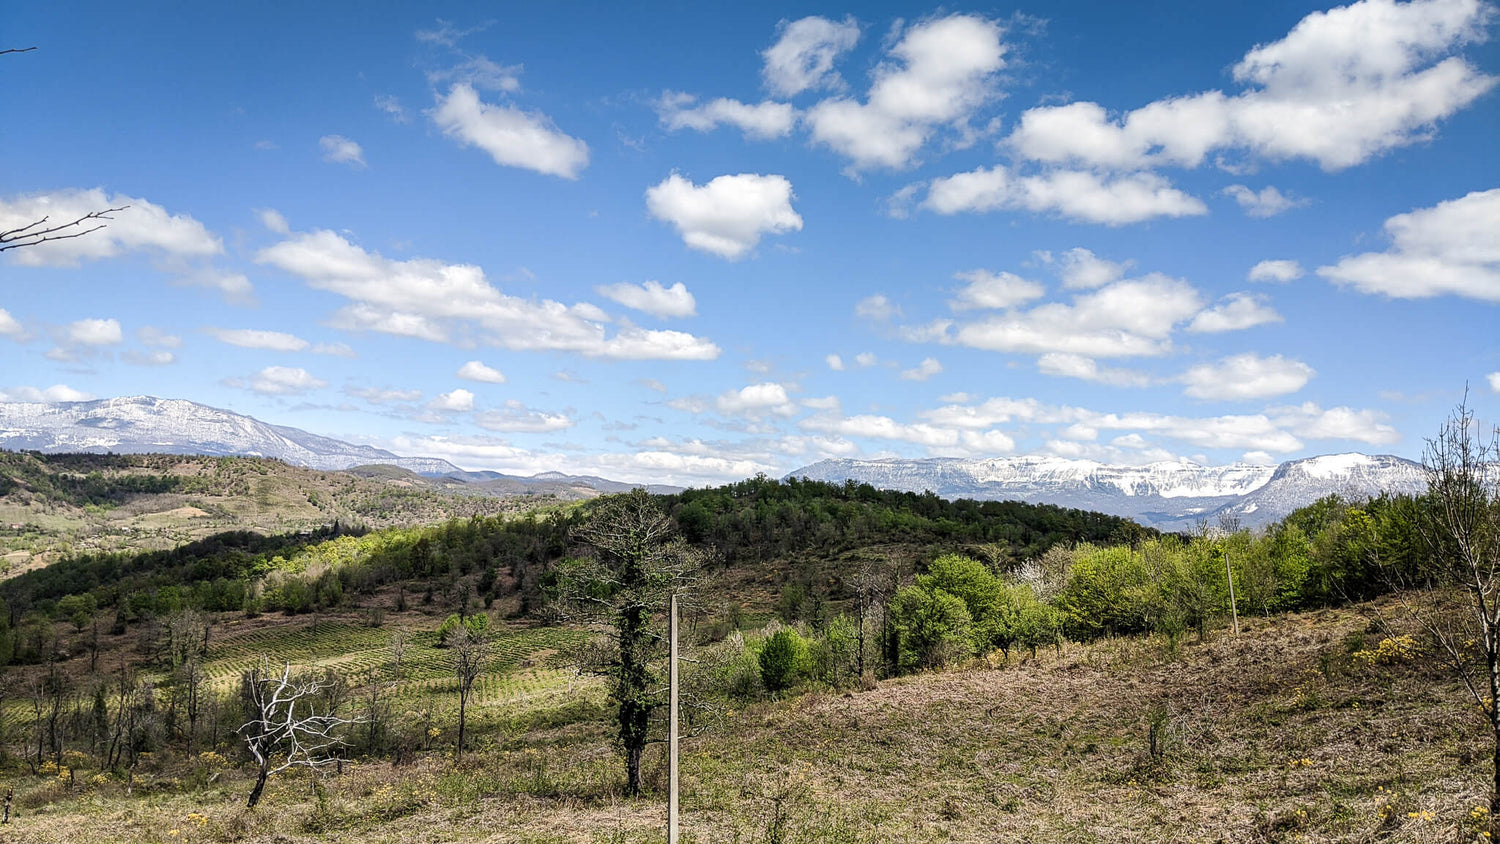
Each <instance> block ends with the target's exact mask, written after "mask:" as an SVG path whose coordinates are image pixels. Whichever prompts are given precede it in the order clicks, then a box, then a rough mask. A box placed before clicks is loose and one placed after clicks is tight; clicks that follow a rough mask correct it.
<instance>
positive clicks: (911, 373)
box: [901, 358, 943, 381]
mask: <svg viewBox="0 0 1500 844" xmlns="http://www.w3.org/2000/svg"><path fill="white" fill-rule="evenodd" d="M942 371H943V365H942V364H941V363H938V361H937V358H923V359H922V362H921V363H919V364H917V365H916V366H914V367H912V368H911V369H903V370H901V380H903V381H926V380H927V379H928V378H931V377H932V376H934V375H937V374H938V373H940V372H942Z"/></svg>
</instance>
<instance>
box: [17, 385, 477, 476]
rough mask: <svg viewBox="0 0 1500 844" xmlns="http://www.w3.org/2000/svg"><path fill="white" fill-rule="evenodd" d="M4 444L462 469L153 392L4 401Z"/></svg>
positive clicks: (429, 470) (336, 465) (319, 464)
mask: <svg viewBox="0 0 1500 844" xmlns="http://www.w3.org/2000/svg"><path fill="white" fill-rule="evenodd" d="M0 448H7V449H11V450H14V451H20V450H32V451H41V452H47V453H60V452H94V453H103V452H110V451H112V452H115V453H117V454H126V453H129V454H139V453H158V454H208V455H214V456H241V457H274V458H276V459H278V460H283V461H285V462H287V463H291V464H294V465H297V466H306V467H308V468H310V469H323V470H337V469H348V468H350V467H353V466H362V465H368V464H374V463H384V464H390V465H394V466H400V467H401V468H403V469H410V470H411V471H413V472H417V473H419V474H424V475H442V474H446V473H448V472H458V471H460V470H459V468H458V467H457V466H454V465H453V464H452V463H449V462H448V461H446V460H439V459H436V458H430V457H400V456H397V455H395V454H392V453H391V452H389V451H385V450H383V449H378V448H372V447H370V446H366V445H355V444H353V443H347V442H344V441H342V440H336V439H332V438H330V437H320V436H318V435H317V434H310V433H308V432H307V431H303V430H301V429H298V428H289V427H286V426H284V425H268V424H266V423H265V422H261V421H260V420H258V419H254V418H251V417H249V416H244V415H242V414H239V413H233V412H231V411H228V410H220V409H218V408H216V407H209V406H207V405H202V404H198V403H196V402H190V401H183V400H181V399H158V398H153V397H150V396H129V397H125V398H116V399H101V400H99V401H81V402H55V403H54V402H49V403H42V402H0Z"/></svg>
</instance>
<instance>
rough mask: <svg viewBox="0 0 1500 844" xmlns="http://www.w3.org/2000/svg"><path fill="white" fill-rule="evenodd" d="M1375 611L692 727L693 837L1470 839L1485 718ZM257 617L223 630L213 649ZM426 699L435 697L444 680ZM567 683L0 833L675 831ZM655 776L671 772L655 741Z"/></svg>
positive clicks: (762, 707)
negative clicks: (417, 734) (380, 749)
mask: <svg viewBox="0 0 1500 844" xmlns="http://www.w3.org/2000/svg"><path fill="white" fill-rule="evenodd" d="M1370 618H1371V613H1370V611H1369V608H1368V607H1356V608H1353V609H1347V610H1336V611H1335V610H1329V611H1322V612H1319V613H1314V614H1307V615H1300V616H1288V617H1285V618H1280V619H1274V620H1256V621H1252V622H1250V623H1249V624H1248V625H1247V630H1246V632H1245V633H1244V634H1243V635H1242V636H1241V637H1239V638H1238V639H1233V638H1230V637H1226V636H1222V635H1220V636H1217V637H1215V638H1213V639H1212V640H1211V641H1210V642H1209V643H1206V644H1202V645H1185V646H1184V647H1183V648H1182V649H1181V651H1180V653H1179V654H1178V655H1176V656H1175V657H1170V656H1169V655H1168V654H1167V653H1166V652H1165V649H1164V647H1163V646H1162V644H1161V643H1159V642H1148V641H1141V640H1125V641H1117V642H1111V643H1106V644H1102V645H1098V646H1094V647H1084V646H1070V647H1069V648H1068V649H1067V650H1065V651H1064V652H1063V653H1061V654H1060V655H1043V658H1042V659H1041V660H1039V661H1037V662H1029V661H1027V662H1022V661H1020V660H1016V661H1014V662H1013V663H1012V664H1010V665H1002V666H999V667H996V668H990V667H975V668H972V669H969V670H964V671H953V672H948V673H943V674H936V675H929V676H922V677H914V678H907V679H903V680H899V681H891V682H886V683H882V684H881V685H880V687H879V688H877V689H874V690H870V691H857V692H851V693H846V694H842V695H827V694H817V693H814V694H808V695H804V696H801V697H796V698H792V699H788V700H785V701H778V702H768V703H763V704H757V705H754V706H750V707H747V708H746V709H744V710H743V711H740V712H737V713H735V715H734V716H733V718H732V719H731V720H730V722H729V723H728V724H727V725H726V726H724V727H722V728H720V729H719V730H717V731H716V732H714V733H712V734H709V735H706V736H703V737H699V738H695V739H692V740H690V741H688V742H687V743H686V747H685V756H684V775H683V793H684V801H683V803H684V811H685V816H684V829H685V830H686V834H685V836H684V840H691V841H699V842H707V841H713V842H721V841H723V842H735V841H738V842H770V841H784V842H792V841H799V842H800V841H806V842H811V841H911V842H926V841H934V842H936V841H1013V840H1014V841H1023V840H1031V841H1062V840H1067V841H1110V842H1113V841H1166V840H1173V841H1297V840H1308V841H1373V840H1384V841H1423V842H1426V841H1430V842H1438V841H1443V842H1449V841H1473V840H1477V839H1476V838H1475V836H1474V835H1473V834H1472V833H1471V831H1472V830H1477V829H1478V827H1477V825H1475V824H1474V823H1473V821H1472V818H1471V814H1470V813H1471V810H1473V808H1474V807H1476V806H1478V805H1481V804H1482V803H1483V802H1485V800H1484V793H1485V788H1486V783H1487V770H1486V768H1487V764H1488V757H1487V752H1486V745H1485V741H1484V730H1483V724H1482V719H1481V718H1480V717H1479V716H1478V715H1477V713H1476V712H1475V711H1474V710H1473V708H1472V707H1473V705H1472V703H1471V702H1467V701H1465V700H1464V699H1463V696H1462V695H1461V694H1460V692H1459V689H1458V688H1457V686H1456V684H1455V683H1453V682H1452V681H1450V680H1449V679H1447V677H1446V675H1444V674H1443V673H1442V672H1441V671H1439V670H1437V669H1436V668H1435V667H1434V664H1433V661H1432V660H1431V658H1430V657H1418V658H1416V659H1414V660H1412V661H1411V662H1408V663H1403V664H1398V665H1392V666H1369V665H1365V664H1362V663H1361V662H1359V661H1358V660H1354V659H1351V658H1350V656H1349V654H1350V652H1351V651H1352V650H1354V649H1356V648H1357V647H1359V643H1360V642H1361V641H1364V643H1365V645H1366V646H1373V645H1374V644H1375V643H1376V641H1378V639H1379V638H1380V637H1379V636H1378V635H1376V634H1372V633H1369V632H1368V631H1369V630H1370ZM426 623H427V622H422V624H423V625H425V624H426ZM301 624H305V622H298V621H293V622H287V623H282V624H271V623H270V622H265V621H262V622H261V624H260V625H259V626H260V627H263V628H269V632H265V631H262V632H263V633H264V635H267V636H272V637H281V638H280V644H282V645H290V644H291V643H294V642H296V641H302V640H308V641H312V640H316V641H318V642H324V643H326V642H328V641H333V642H343V643H346V644H348V645H349V646H350V647H349V649H350V650H351V651H355V652H357V651H358V650H359V648H358V647H357V646H356V642H357V641H359V640H360V637H361V636H367V637H368V635H369V634H363V633H359V632H357V631H358V628H355V627H354V626H353V625H354V620H353V619H352V618H351V619H349V620H348V623H347V624H345V625H344V626H343V627H339V628H337V630H342V631H343V632H342V633H338V632H336V629H335V628H325V629H324V630H322V631H303V630H301V629H300V628H299V625H301ZM393 624H395V625H402V624H407V625H417V619H416V614H409V617H402V618H397V619H393ZM254 628H255V625H251V624H250V623H247V627H246V629H245V630H243V631H235V632H231V631H228V630H226V631H225V635H224V637H223V639H222V640H221V647H220V648H219V649H218V650H219V652H220V654H221V655H222V656H220V657H219V658H220V659H225V660H232V659H234V658H235V656H234V654H236V653H237V652H238V650H240V648H237V647H236V642H237V641H239V638H240V637H243V638H244V639H245V641H244V642H240V644H246V643H247V642H249V641H251V640H252V639H253V637H255V636H257V635H260V634H259V633H257V632H256V630H255V629H254ZM310 632H320V633H321V635H318V636H315V637H314V636H311V635H309V634H310ZM511 633H512V634H513V635H526V631H524V630H519V631H511ZM257 641H258V640H257ZM540 644H546V643H540ZM309 647H310V648H311V646H309ZM518 650H519V649H518ZM330 654H331V652H329V653H325V654H323V656H322V657H320V656H318V655H317V654H313V653H312V650H311V649H310V650H309V651H308V657H309V660H310V661H317V660H318V659H320V658H324V657H328V658H332V657H331V655H330ZM519 670H523V671H524V670H532V669H519ZM497 676H498V675H497ZM434 679H435V680H436V678H434ZM429 691H430V693H431V697H432V699H434V700H436V699H438V698H441V697H443V696H444V693H443V691H442V689H441V688H440V683H437V682H435V683H434V685H433V686H432V688H431V689H430V690H429ZM577 694H583V695H586V696H590V697H597V695H598V689H597V687H588V686H580V687H578V688H575V689H574V690H573V691H572V692H568V693H565V694H563V695H562V696H560V697H548V696H543V697H541V698H535V697H526V696H525V695H506V694H497V695H493V696H490V697H488V698H487V700H486V703H485V704H484V705H482V706H481V707H479V712H478V715H477V717H478V718H479V719H481V722H482V723H483V724H484V725H485V726H484V728H483V729H481V731H480V745H481V747H480V750H479V752H478V753H475V754H471V756H470V757H469V758H467V759H466V760H465V762H464V764H463V766H462V767H461V768H458V769H455V767H454V765H453V763H452V760H451V759H445V758H442V757H440V756H438V755H436V754H434V755H432V756H429V757H427V758H424V759H421V760H419V761H417V762H415V763H413V764H409V765H406V766H404V767H400V768H393V767H392V766H390V765H389V764H387V763H371V764H368V765H361V766H356V767H353V768H351V769H350V770H348V771H346V773H345V775H344V776H343V777H341V778H336V779H332V780H329V781H328V783H327V786H326V789H325V797H324V798H323V799H322V800H319V799H318V798H317V797H315V796H314V794H313V789H312V787H311V784H310V781H309V780H307V779H305V778H294V777H286V778H278V779H277V780H274V781H273V784H272V786H271V788H270V791H269V792H268V796H267V799H266V802H265V803H263V804H262V807H261V808H260V809H259V810H257V811H256V812H246V811H244V810H243V809H242V808H241V805H242V802H243V797H244V794H245V793H246V792H247V791H248V782H247V781H246V780H245V779H244V774H243V772H234V771H231V772H226V773H223V774H222V775H220V776H218V777H217V778H215V779H214V780H213V782H212V783H211V784H208V785H206V786H203V787H196V786H193V785H192V783H194V782H195V781H202V780H203V779H206V778H207V776H209V774H208V773H207V772H206V771H205V772H199V773H184V772H181V771H177V772H165V773H163V774H161V775H160V776H156V777H154V776H152V775H151V773H150V772H149V771H146V772H145V773H144V774H143V776H142V779H141V780H140V785H139V786H138V788H137V791H136V793H135V795H134V796H132V797H129V798H127V797H125V796H124V795H123V787H122V784H120V783H117V782H114V781H109V782H105V783H102V784H97V785H96V784H92V783H90V782H89V779H88V778H89V776H91V774H90V773H89V772H86V771H81V772H79V774H78V779H77V782H76V783H75V785H74V787H73V789H72V790H71V791H70V790H69V789H68V788H67V786H66V783H61V782H48V781H41V780H37V779H32V778H26V779H21V780H17V781H16V782H15V785H16V787H17V790H18V804H17V805H18V808H19V811H20V816H19V817H18V818H17V819H16V820H15V821H14V822H13V824H12V826H11V827H9V828H8V829H4V830H3V831H0V841H35V842H51V841H56V842H96V841H97V842H105V841H127V842H133V841H142V842H145V841H153V842H154V841H184V840H185V841H241V840H243V841H265V842H271V841H276V842H290V841H303V840H308V841H313V840H318V841H321V840H334V841H375V842H381V841H389V842H398V841H496V842H498V841H537V842H542V841H559V842H561V841H660V840H663V838H664V836H663V835H662V833H661V832H660V825H661V819H662V815H663V812H662V808H661V803H660V801H659V799H658V798H652V799H650V800H644V801H636V802H632V801H626V800H623V799H622V798H621V797H620V796H619V794H620V788H621V785H622V775H621V771H620V770H619V768H620V765H619V762H618V760H617V757H616V756H615V755H614V753H613V752H612V751H611V749H610V746H609V742H608V727H607V725H606V724H604V723H601V722H599V721H598V720H596V719H592V718H585V719H583V720H571V719H569V718H566V717H558V718H549V717H548V716H547V712H548V708H549V707H553V706H557V705H558V704H559V702H560V701H561V700H562V699H564V698H566V697H568V696H569V695H577ZM413 702H414V703H416V700H414V701H413ZM1153 709H1158V711H1164V712H1165V713H1166V714H1167V717H1166V718H1165V720H1164V729H1163V736H1164V738H1163V748H1164V753H1163V757H1162V759H1161V761H1160V762H1159V763H1153V762H1152V760H1151V758H1150V755H1149V753H1148V752H1147V749H1146V746H1147V733H1148V722H1149V720H1150V713H1151V712H1152V710H1153ZM648 768H649V776H650V778H651V779H652V780H653V781H654V782H655V783H656V785H657V786H658V787H659V786H660V785H662V784H663V782H662V781H663V780H664V778H665V776H664V771H663V770H662V765H661V763H660V759H659V757H655V758H654V759H653V761H652V762H651V763H649V765H648ZM168 775H170V776H168ZM164 779H165V780H166V781H164ZM50 801H55V802H50ZM192 813H198V815H197V816H194V815H193V814H192ZM1423 813H1430V816H1429V815H1426V814H1423ZM200 817H201V820H199V818H200ZM173 830H176V833H175V834H174V833H173Z"/></svg>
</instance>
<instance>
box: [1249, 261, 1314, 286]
mask: <svg viewBox="0 0 1500 844" xmlns="http://www.w3.org/2000/svg"><path fill="white" fill-rule="evenodd" d="M1303 274H1304V273H1303V270H1302V265H1301V264H1299V263H1297V262H1296V261H1288V260H1268V261H1261V262H1260V263H1258V264H1256V265H1255V266H1253V267H1251V268H1250V274H1249V275H1248V276H1247V278H1249V279H1250V280H1251V281H1265V282H1272V283H1274V284H1286V283H1287V282H1289V281H1296V280H1297V279H1299V278H1301V277H1302V276H1303Z"/></svg>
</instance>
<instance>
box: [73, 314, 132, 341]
mask: <svg viewBox="0 0 1500 844" xmlns="http://www.w3.org/2000/svg"><path fill="white" fill-rule="evenodd" d="M63 336H64V339H65V341H66V342H67V343H70V344H72V345H76V346H113V345H115V344H117V343H119V342H121V341H122V340H123V339H124V332H123V331H121V330H120V323H119V321H118V320H113V319H80V320H78V321H77V322H72V323H69V324H68V327H67V330H66V331H65V332H64V335H63Z"/></svg>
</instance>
